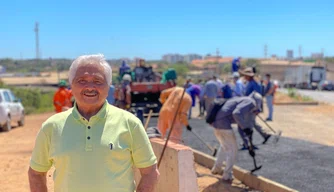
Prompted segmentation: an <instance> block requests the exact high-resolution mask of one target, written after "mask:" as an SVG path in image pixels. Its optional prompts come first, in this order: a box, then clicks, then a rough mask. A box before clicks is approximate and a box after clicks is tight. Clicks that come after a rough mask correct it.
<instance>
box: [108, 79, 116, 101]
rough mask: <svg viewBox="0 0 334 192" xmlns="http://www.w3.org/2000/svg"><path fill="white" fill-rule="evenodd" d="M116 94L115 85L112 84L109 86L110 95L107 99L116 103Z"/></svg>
mask: <svg viewBox="0 0 334 192" xmlns="http://www.w3.org/2000/svg"><path fill="white" fill-rule="evenodd" d="M114 94H115V86H114V85H112V84H111V85H110V87H109V91H108V96H107V101H108V103H109V104H110V105H114V103H115V96H114Z"/></svg>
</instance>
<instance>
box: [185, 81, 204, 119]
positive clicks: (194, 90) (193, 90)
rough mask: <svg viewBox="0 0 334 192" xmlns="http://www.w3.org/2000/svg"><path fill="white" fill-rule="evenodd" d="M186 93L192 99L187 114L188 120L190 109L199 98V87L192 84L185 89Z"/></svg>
mask: <svg viewBox="0 0 334 192" xmlns="http://www.w3.org/2000/svg"><path fill="white" fill-rule="evenodd" d="M186 92H187V93H188V94H189V95H190V96H191V99H192V104H191V107H190V109H189V113H188V119H191V111H192V107H195V104H196V97H197V98H199V96H200V94H201V87H200V86H199V85H194V84H193V85H191V86H189V87H188V88H187V89H186Z"/></svg>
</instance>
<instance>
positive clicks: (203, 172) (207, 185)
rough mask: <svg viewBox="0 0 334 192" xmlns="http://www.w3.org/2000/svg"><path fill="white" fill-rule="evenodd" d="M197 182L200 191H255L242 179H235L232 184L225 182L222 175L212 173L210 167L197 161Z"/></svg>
mask: <svg viewBox="0 0 334 192" xmlns="http://www.w3.org/2000/svg"><path fill="white" fill-rule="evenodd" d="M195 168H196V173H197V183H198V189H199V191H200V192H217V191H226V192H227V191H228V192H246V191H253V190H251V189H250V188H249V187H247V186H246V185H244V184H242V183H241V181H239V180H237V179H234V180H233V182H232V184H227V183H223V182H222V181H221V176H220V175H212V174H211V172H210V169H208V168H206V167H203V166H201V165H199V164H197V163H195Z"/></svg>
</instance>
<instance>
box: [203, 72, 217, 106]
mask: <svg viewBox="0 0 334 192" xmlns="http://www.w3.org/2000/svg"><path fill="white" fill-rule="evenodd" d="M218 94H219V86H218V83H217V82H216V80H215V79H214V77H212V78H211V79H210V80H209V81H208V82H206V83H205V85H204V88H203V94H202V96H203V98H204V100H205V109H206V112H208V111H207V110H208V109H209V106H210V105H211V103H212V102H213V100H214V99H215V98H217V97H218Z"/></svg>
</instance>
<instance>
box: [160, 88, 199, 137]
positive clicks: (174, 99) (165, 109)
mask: <svg viewBox="0 0 334 192" xmlns="http://www.w3.org/2000/svg"><path fill="white" fill-rule="evenodd" d="M183 91H184V88H182V87H174V88H169V89H166V90H164V91H163V92H162V94H161V96H160V102H161V103H162V104H163V105H162V108H161V110H160V112H159V119H158V129H159V131H160V132H161V136H162V138H165V136H166V133H167V130H168V129H170V128H171V127H172V123H173V122H172V121H173V118H174V115H175V114H176V119H175V122H174V125H173V126H174V128H173V131H172V133H171V137H170V140H171V141H174V142H175V143H181V142H182V127H183V126H187V127H188V126H189V124H188V118H187V117H188V116H187V113H188V111H189V109H190V107H191V104H192V99H191V96H190V95H189V94H188V93H187V92H185V93H184V96H183V99H182V100H181V97H182V94H183ZM180 101H181V103H180ZM179 103H180V108H179V111H178V113H176V110H177V108H178V105H179Z"/></svg>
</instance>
